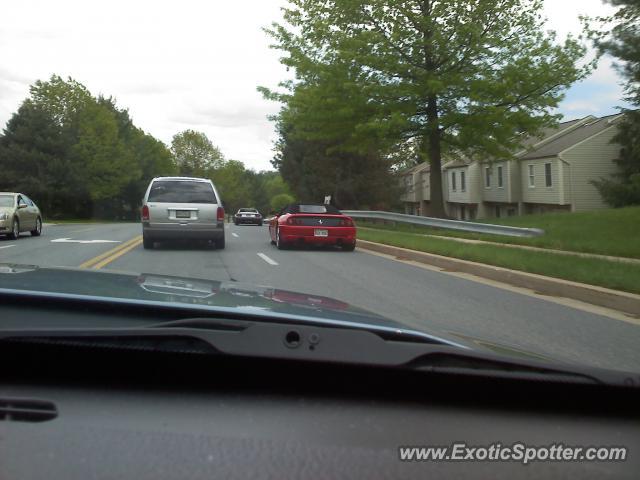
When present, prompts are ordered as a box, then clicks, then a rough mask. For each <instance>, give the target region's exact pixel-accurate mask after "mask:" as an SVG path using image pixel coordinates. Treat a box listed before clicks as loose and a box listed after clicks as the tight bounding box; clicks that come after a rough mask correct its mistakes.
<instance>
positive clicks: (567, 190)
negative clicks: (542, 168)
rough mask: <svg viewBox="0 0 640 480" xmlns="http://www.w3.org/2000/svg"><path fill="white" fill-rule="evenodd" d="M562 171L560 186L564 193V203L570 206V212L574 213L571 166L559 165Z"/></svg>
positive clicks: (563, 163)
mask: <svg viewBox="0 0 640 480" xmlns="http://www.w3.org/2000/svg"><path fill="white" fill-rule="evenodd" d="M560 167H561V169H562V170H561V171H562V186H563V193H564V203H566V204H569V205H571V211H574V209H575V206H574V205H573V187H572V185H571V166H570V165H567V164H566V163H565V162H562V163H561V164H560Z"/></svg>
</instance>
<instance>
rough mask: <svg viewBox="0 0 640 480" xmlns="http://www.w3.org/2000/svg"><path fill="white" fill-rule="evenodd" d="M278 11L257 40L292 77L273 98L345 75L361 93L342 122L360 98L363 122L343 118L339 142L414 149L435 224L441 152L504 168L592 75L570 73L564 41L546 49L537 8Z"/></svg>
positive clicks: (351, 1)
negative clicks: (269, 41) (267, 43)
mask: <svg viewBox="0 0 640 480" xmlns="http://www.w3.org/2000/svg"><path fill="white" fill-rule="evenodd" d="M289 3H290V7H289V8H286V9H285V10H284V18H285V22H286V24H285V25H280V24H274V25H273V28H272V29H270V30H268V32H269V33H270V35H271V36H272V37H273V38H274V39H275V47H276V48H279V49H281V50H283V51H284V52H285V53H286V54H287V56H285V57H284V58H283V59H282V62H283V63H284V64H285V65H286V66H288V67H292V68H294V69H295V72H296V80H295V81H293V82H288V83H284V84H283V86H284V87H286V88H287V89H288V91H289V92H295V91H297V89H299V88H304V87H305V86H306V85H315V84H317V83H318V81H319V80H322V79H325V78H328V79H340V78H344V77H345V74H346V75H347V77H346V78H348V79H349V82H348V88H349V89H350V90H351V91H353V92H361V93H359V94H358V95H355V96H354V97H353V98H354V100H355V103H354V102H352V101H349V100H346V103H344V104H343V105H344V110H345V112H344V113H347V114H348V113H349V112H348V109H349V107H354V108H353V109H352V110H357V111H359V109H360V108H361V98H362V97H365V98H366V102H367V103H366V105H367V114H366V115H365V116H364V117H365V118H364V119H363V118H357V117H358V115H353V116H352V117H351V118H354V119H357V122H358V123H357V124H356V125H355V126H354V128H353V129H352V130H353V131H354V132H355V135H354V136H353V137H352V138H351V140H350V142H351V143H352V144H356V145H357V144H360V145H361V146H362V145H363V144H364V143H366V141H367V139H371V138H374V139H379V138H390V139H392V140H393V142H394V143H395V144H396V145H397V146H398V148H401V147H404V146H406V144H407V143H406V142H407V141H410V140H411V139H415V140H416V142H415V144H416V146H417V152H416V156H417V158H418V159H420V160H426V161H429V162H430V164H431V169H430V175H431V178H430V180H431V204H432V210H433V212H434V214H435V215H437V216H443V215H444V205H443V198H442V173H441V162H442V154H443V152H446V151H448V150H454V151H458V152H462V153H467V154H473V153H483V154H486V155H488V156H490V157H502V158H504V157H510V156H511V155H512V152H513V151H514V148H515V147H516V146H517V145H518V143H519V142H520V138H522V137H523V136H522V135H519V134H520V133H521V132H527V133H530V134H535V133H536V132H538V131H539V130H540V129H541V128H543V127H545V126H548V125H551V124H553V123H554V122H556V121H557V120H558V118H559V116H558V115H552V114H550V113H549V111H550V109H552V108H554V107H556V106H557V105H558V103H559V101H560V100H561V98H562V92H563V89H564V88H566V87H567V86H568V85H570V84H572V83H573V82H575V81H576V80H578V79H580V78H582V77H583V76H584V75H586V74H587V73H588V72H589V70H590V68H591V67H592V65H591V64H588V65H586V66H585V67H582V68H578V67H577V66H576V62H577V61H578V60H579V59H580V58H581V57H582V56H583V55H584V52H585V49H584V47H583V46H581V45H580V44H579V43H578V42H577V41H576V40H574V39H573V38H568V39H566V40H565V41H564V42H563V43H562V44H558V43H556V40H555V36H554V34H553V33H552V32H545V31H544V25H543V20H542V19H541V15H540V13H541V9H542V1H541V0H534V1H525V0H494V1H481V0H412V1H407V0H366V1H365V0H327V1H324V2H318V1H317V0H290V2H289ZM321 83H322V84H323V85H327V86H330V85H332V84H333V85H336V84H339V82H333V83H332V82H327V81H325V82H321ZM335 92H336V89H335V88H326V89H325V93H327V98H326V103H327V104H334V105H335V104H336V103H335V102H332V100H336V99H342V100H343V101H345V96H344V95H343V93H342V92H341V91H340V90H339V89H338V90H337V92H338V93H337V94H335ZM291 96H292V97H295V95H291ZM285 100H288V99H285ZM287 105H288V106H291V105H290V104H289V103H288V102H287ZM297 106H298V104H295V107H297ZM292 111H294V113H295V108H294V109H293V110H292ZM339 113H340V112H338V118H343V117H342V116H341V115H340V114H339ZM327 130H330V131H329V132H327ZM331 131H335V127H334V126H333V125H331V122H330V121H326V122H324V123H323V124H322V125H321V126H320V130H319V131H318V134H317V137H323V138H325V139H326V138H331V135H332V133H331ZM356 145H352V146H351V147H350V148H355V149H356V150H357V147H356Z"/></svg>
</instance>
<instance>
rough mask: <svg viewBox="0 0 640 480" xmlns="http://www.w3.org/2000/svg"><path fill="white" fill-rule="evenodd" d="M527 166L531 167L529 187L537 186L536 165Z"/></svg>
mask: <svg viewBox="0 0 640 480" xmlns="http://www.w3.org/2000/svg"><path fill="white" fill-rule="evenodd" d="M527 167H528V168H529V187H535V186H536V177H535V171H534V167H535V165H527Z"/></svg>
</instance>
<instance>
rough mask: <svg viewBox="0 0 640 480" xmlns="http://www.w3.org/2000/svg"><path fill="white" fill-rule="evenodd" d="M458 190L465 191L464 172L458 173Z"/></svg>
mask: <svg viewBox="0 0 640 480" xmlns="http://www.w3.org/2000/svg"><path fill="white" fill-rule="evenodd" d="M460 190H462V191H463V192H466V191H467V179H466V175H465V173H464V172H460Z"/></svg>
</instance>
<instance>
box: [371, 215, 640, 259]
mask: <svg viewBox="0 0 640 480" xmlns="http://www.w3.org/2000/svg"><path fill="white" fill-rule="evenodd" d="M484 222H486V223H494V224H498V225H510V226H514V227H535V228H541V229H543V230H544V231H545V234H544V235H542V236H540V237H534V238H520V237H503V236H500V235H483V234H477V233H467V232H456V231H452V230H443V229H434V228H427V227H420V226H413V225H408V224H397V225H396V226H393V225H390V224H386V225H383V224H373V223H371V222H362V221H358V225H361V226H364V227H373V228H378V229H384V230H394V231H399V232H413V233H423V234H431V235H444V236H450V237H460V238H471V239H477V240H487V241H491V242H499V243H512V244H519V245H530V246H534V247H541V248H552V249H558V250H569V251H575V252H585V253H597V254H601V255H613V256H618V257H629V258H640V207H626V208H618V209H607V210H595V211H591V212H580V213H548V214H544V215H523V216H520V217H509V218H504V219H490V220H484Z"/></svg>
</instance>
